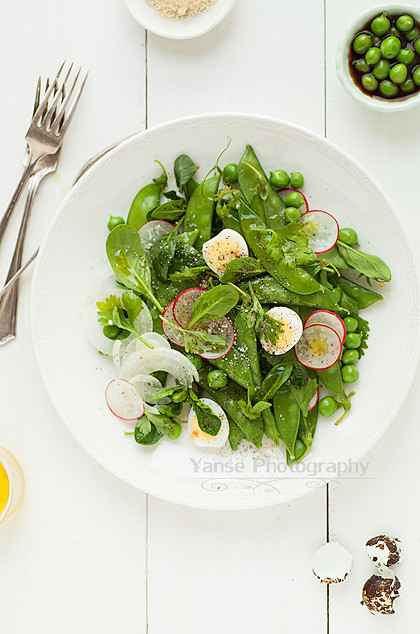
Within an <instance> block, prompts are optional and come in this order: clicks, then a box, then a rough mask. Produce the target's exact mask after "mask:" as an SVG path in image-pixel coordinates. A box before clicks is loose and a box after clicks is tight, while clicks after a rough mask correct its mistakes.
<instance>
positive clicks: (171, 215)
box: [148, 198, 186, 222]
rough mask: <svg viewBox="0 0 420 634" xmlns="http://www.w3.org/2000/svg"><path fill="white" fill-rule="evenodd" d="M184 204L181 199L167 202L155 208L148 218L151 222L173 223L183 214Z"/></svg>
mask: <svg viewBox="0 0 420 634" xmlns="http://www.w3.org/2000/svg"><path fill="white" fill-rule="evenodd" d="M185 208H186V204H185V201H184V199H183V198H178V199H177V200H169V201H168V202H166V203H163V204H162V205H159V207H156V209H154V210H153V211H152V212H151V213H150V214H149V216H148V217H150V219H152V220H169V221H170V222H171V221H175V220H178V219H179V218H180V216H182V215H183V214H184V213H185Z"/></svg>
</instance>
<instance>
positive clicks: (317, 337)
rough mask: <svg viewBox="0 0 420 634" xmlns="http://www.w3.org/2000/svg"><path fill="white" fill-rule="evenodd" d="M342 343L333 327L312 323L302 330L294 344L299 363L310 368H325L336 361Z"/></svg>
mask: <svg viewBox="0 0 420 634" xmlns="http://www.w3.org/2000/svg"><path fill="white" fill-rule="evenodd" d="M342 348H343V345H342V343H341V341H340V337H339V336H338V334H337V333H336V331H335V330H333V328H330V327H329V326H324V325H323V324H313V325H312V326H307V327H306V328H304V330H303V334H302V337H301V338H300V339H299V341H298V342H297V344H296V346H295V355H296V358H297V360H298V361H299V363H301V364H302V365H303V366H305V367H306V368H310V369H311V370H326V369H327V368H330V367H331V366H332V365H334V363H336V362H337V361H338V359H339V358H340V355H341V351H342Z"/></svg>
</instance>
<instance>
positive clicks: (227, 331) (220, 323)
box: [200, 317, 235, 359]
mask: <svg viewBox="0 0 420 634" xmlns="http://www.w3.org/2000/svg"><path fill="white" fill-rule="evenodd" d="M200 330H204V331H205V332H208V333H210V334H212V335H221V336H222V337H224V339H225V340H226V346H225V347H224V348H222V349H221V350H217V351H216V352H205V353H204V354H200V357H202V358H203V359H220V358H221V357H224V356H226V355H227V353H228V352H230V351H231V350H232V348H233V345H234V343H235V328H234V327H233V324H232V322H231V321H230V319H229V318H228V317H221V318H220V319H212V320H211V321H207V322H205V324H204V325H203V326H202V327H201V328H200Z"/></svg>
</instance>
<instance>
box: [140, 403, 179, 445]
mask: <svg viewBox="0 0 420 634" xmlns="http://www.w3.org/2000/svg"><path fill="white" fill-rule="evenodd" d="M145 416H146V417H147V418H148V419H149V421H150V422H151V423H152V425H154V427H155V428H156V430H157V432H158V433H159V434H161V437H162V435H163V434H165V436H168V438H170V439H171V440H175V439H176V438H178V436H179V434H180V433H181V428H180V426H179V424H178V423H174V422H173V421H172V420H171V419H170V418H169V416H165V414H161V413H159V414H155V413H152V412H148V411H147V410H146V412H145ZM140 420H141V419H140Z"/></svg>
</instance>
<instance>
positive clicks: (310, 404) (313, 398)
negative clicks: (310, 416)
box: [308, 378, 319, 412]
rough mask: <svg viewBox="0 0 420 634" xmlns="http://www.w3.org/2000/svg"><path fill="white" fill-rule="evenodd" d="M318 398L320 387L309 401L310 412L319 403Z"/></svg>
mask: <svg viewBox="0 0 420 634" xmlns="http://www.w3.org/2000/svg"><path fill="white" fill-rule="evenodd" d="M309 380H310V381H313V379H312V378H309ZM318 399H319V390H318V388H316V392H315V394H314V395H313V397H312V398H311V400H310V401H309V405H308V412H310V411H311V409H313V408H314V407H315V405H316V404H317V403H318Z"/></svg>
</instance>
